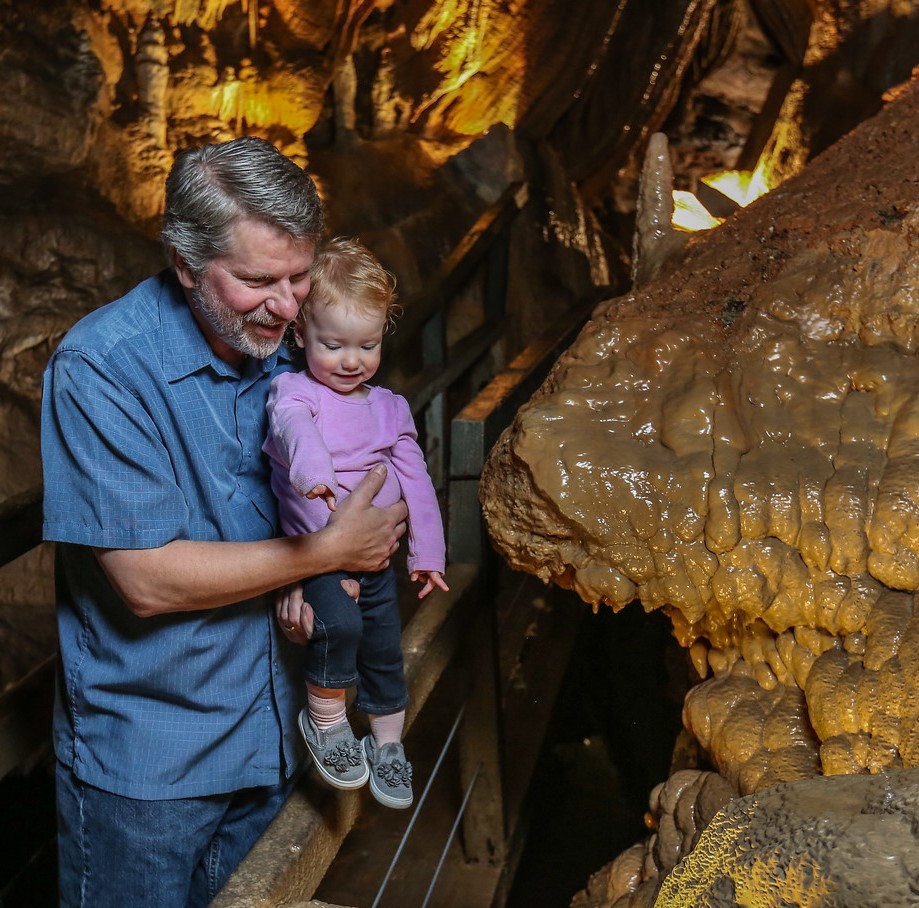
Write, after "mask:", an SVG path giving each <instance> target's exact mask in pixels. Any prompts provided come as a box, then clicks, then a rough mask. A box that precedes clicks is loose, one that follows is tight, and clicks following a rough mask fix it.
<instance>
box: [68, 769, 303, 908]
mask: <svg viewBox="0 0 919 908" xmlns="http://www.w3.org/2000/svg"><path fill="white" fill-rule="evenodd" d="M292 788H293V782H292V781H288V782H285V783H284V784H282V785H276V786H271V787H269V788H250V789H246V790H243V791H238V792H231V793H229V794H220V795H211V796H208V797H202V798H180V799H177V800H167V801H140V800H137V799H135V798H125V797H122V796H121V795H115V794H111V793H110V792H107V791H102V790H100V789H98V788H94V787H93V786H91V785H86V784H84V783H83V782H81V781H80V780H79V779H78V778H77V777H76V776H74V774H73V773H72V772H71V771H70V769H69V767H67V766H64V765H63V764H62V763H60V762H59V763H58V764H57V812H58V864H59V870H58V876H59V884H60V904H61V908H203V906H205V905H207V904H208V903H209V902H210V901H211V899H213V897H214V896H215V895H216V894H217V892H218V890H219V889H220V888H221V886H223V884H224V883H225V882H226V881H227V879H228V878H229V876H230V874H231V873H232V872H233V870H235V868H236V866H237V865H238V864H239V862H240V861H241V860H242V859H243V858H244V857H245V856H246V854H247V852H248V851H249V849H250V848H251V847H252V846H253V845H254V844H255V841H256V839H258V837H259V836H260V835H261V834H262V832H263V831H264V830H265V829H266V828H267V826H268V824H269V823H270V822H271V820H272V819H273V818H274V816H275V814H277V812H278V811H279V810H280V809H281V807H282V805H283V804H284V802H285V801H286V800H287V797H288V795H289V794H290V792H291V790H292Z"/></svg>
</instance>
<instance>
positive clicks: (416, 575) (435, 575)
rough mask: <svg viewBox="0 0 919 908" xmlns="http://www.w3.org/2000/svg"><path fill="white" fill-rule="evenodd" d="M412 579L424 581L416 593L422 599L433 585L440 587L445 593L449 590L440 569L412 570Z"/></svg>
mask: <svg viewBox="0 0 919 908" xmlns="http://www.w3.org/2000/svg"><path fill="white" fill-rule="evenodd" d="M412 580H417V581H419V582H422V581H423V582H424V586H423V587H422V588H421V592H420V593H419V594H418V598H419V599H424V597H425V596H427V594H428V593H430V592H431V590H433V589H434V587H435V586H437V587H440V588H441V589H442V590H443V591H444V592H445V593H449V592H450V587H448V586H447V584H446V583H445V582H444V575H443V574H441V573H440V571H412Z"/></svg>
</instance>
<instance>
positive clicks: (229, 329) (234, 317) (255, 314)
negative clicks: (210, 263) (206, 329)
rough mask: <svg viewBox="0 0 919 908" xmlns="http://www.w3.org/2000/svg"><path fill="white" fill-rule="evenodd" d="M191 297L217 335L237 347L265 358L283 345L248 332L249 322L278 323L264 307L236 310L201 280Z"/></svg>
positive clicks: (247, 353)
mask: <svg viewBox="0 0 919 908" xmlns="http://www.w3.org/2000/svg"><path fill="white" fill-rule="evenodd" d="M191 298H192V305H193V306H194V307H195V308H196V309H197V310H198V311H199V312H200V313H201V314H202V315H203V316H204V319H205V321H206V322H207V323H208V325H210V327H211V329H212V330H213V332H214V333H215V334H216V335H217V337H219V338H220V339H221V340H222V341H223V342H224V343H225V344H228V345H229V346H230V347H232V348H233V349H234V350H238V351H239V352H240V353H245V354H246V356H252V357H255V358H256V359H265V358H267V357H269V356H271V354H272V353H274V352H275V351H276V350H277V349H278V347H280V346H281V342H280V341H279V340H278V341H276V340H272V339H271V338H270V337H261V336H259V335H255V336H253V335H250V334H248V333H247V332H246V327H247V326H248V325H269V326H274V325H277V324H278V320H277V319H276V318H274V317H273V316H272V315H271V313H269V312H266V311H265V310H264V309H261V308H258V309H253V310H252V311H251V312H247V313H245V314H240V313H238V312H234V311H233V310H232V309H231V308H230V307H229V306H227V305H225V304H224V303H222V302H221V301H220V299H218V297H217V296H216V294H215V293H214V291H213V290H211V288H210V286H208V284H207V283H204V282H201V281H199V282H198V283H197V284H196V285H195V286H194V288H192V291H191Z"/></svg>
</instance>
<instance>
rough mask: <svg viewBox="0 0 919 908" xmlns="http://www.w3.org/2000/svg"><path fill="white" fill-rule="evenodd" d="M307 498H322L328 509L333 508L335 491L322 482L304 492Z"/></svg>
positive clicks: (332, 509)
mask: <svg viewBox="0 0 919 908" xmlns="http://www.w3.org/2000/svg"><path fill="white" fill-rule="evenodd" d="M306 497H307V498H322V499H324V500H325V503H326V504H327V505H328V506H329V510H330V511H334V510H335V493H334V492H333V491H332V490H331V489H330V488H329V487H328V486H327V485H324V484H320V485H318V486H315V487H314V488H312V489H310V490H309V491H308V492H307V493H306Z"/></svg>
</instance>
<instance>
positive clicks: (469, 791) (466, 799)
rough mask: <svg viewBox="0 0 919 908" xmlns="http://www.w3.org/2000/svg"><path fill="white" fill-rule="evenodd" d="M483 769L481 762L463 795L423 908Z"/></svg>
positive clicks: (424, 906) (432, 889) (435, 882)
mask: <svg viewBox="0 0 919 908" xmlns="http://www.w3.org/2000/svg"><path fill="white" fill-rule="evenodd" d="M481 770H482V764H481V763H479V765H478V766H477V767H476V770H475V772H474V773H473V775H472V778H471V779H470V780H469V784H468V785H467V786H466V794H465V795H463V803H462V804H460V809H459V813H457V815H456V819H455V820H454V821H453V828H452V829H451V830H450V835H449V836H447V844H446V845H444V850H443V851H442V852H441V854H440V860H439V861H438V862H437V868H436V869H435V871H434V876H433V877H432V878H431V885H430V886H428V891H427V893H426V894H425V897H424V901H423V902H422V903H421V908H427V904H428V902H429V901H430V898H431V893H432V892H434V886H435V885H436V884H437V879H438V877H439V876H440V871H441V870H442V869H443V866H444V861H445V860H446V859H447V852H449V850H450V846H451V845H452V844H453V839H454V837H455V836H456V830H457V829H458V828H459V824H460V820H462V818H463V814H464V813H465V812H466V805H467V804H468V803H469V797H470V795H471V794H472V789H473V788H475V783H476V782H477V781H478V778H479V773H480V772H481Z"/></svg>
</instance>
